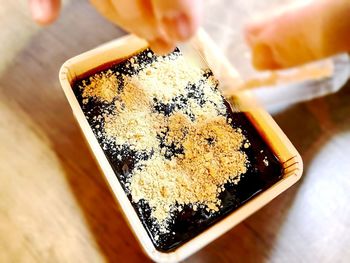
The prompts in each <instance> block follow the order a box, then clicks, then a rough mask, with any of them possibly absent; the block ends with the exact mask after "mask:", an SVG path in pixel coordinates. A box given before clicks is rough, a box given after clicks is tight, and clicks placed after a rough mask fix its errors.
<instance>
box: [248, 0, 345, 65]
mask: <svg viewBox="0 0 350 263" xmlns="http://www.w3.org/2000/svg"><path fill="white" fill-rule="evenodd" d="M245 36H246V40H247V42H248V44H249V45H250V47H251V49H252V53H253V64H254V66H255V67H256V68H258V69H279V68H288V67H292V66H296V65H300V64H303V63H306V62H310V61H313V60H317V59H321V58H325V57H328V56H331V55H334V54H336V53H340V52H345V51H349V50H350V0H314V1H311V2H310V1H309V3H307V4H304V5H301V6H298V7H294V8H291V9H286V10H285V11H284V12H280V13H279V14H275V15H272V16H269V17H266V18H265V19H264V18H263V19H260V20H258V21H255V22H252V23H251V24H249V25H248V26H247V27H246V29H245Z"/></svg>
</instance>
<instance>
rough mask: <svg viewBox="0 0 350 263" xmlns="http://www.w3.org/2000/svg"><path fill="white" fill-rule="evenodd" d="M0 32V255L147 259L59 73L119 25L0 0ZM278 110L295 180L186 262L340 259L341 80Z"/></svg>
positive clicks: (345, 230) (84, 10)
mask: <svg viewBox="0 0 350 263" xmlns="http://www.w3.org/2000/svg"><path fill="white" fill-rule="evenodd" d="M227 1H229V0H227ZM222 2H223V5H222V6H223V8H224V7H225V4H224V1H222ZM0 32H1V33H0V43H1V45H0V53H1V61H0V160H1V161H0V262H147V261H148V259H147V258H146V257H145V256H144V255H143V253H142V251H141V250H140V247H139V246H138V244H137V242H136V240H135V238H134V237H133V235H132V233H131V231H130V230H129V228H128V226H127V225H126V223H125V221H124V220H123V218H122V216H121V213H120V211H119V208H118V206H117V205H116V204H115V202H114V199H113V197H112V195H111V193H110V192H109V190H108V187H107V186H106V184H105V182H104V181H103V180H102V177H101V174H100V171H99V170H98V168H97V166H96V164H95V161H94V160H93V158H92V156H91V154H90V152H89V150H88V148H87V146H86V144H85V142H84V139H83V137H82V135H81V133H80V130H79V128H78V126H77V124H76V122H75V120H74V119H73V116H72V113H71V110H70V108H69V105H68V103H67V101H66V99H65V97H64V95H63V92H62V91H61V88H60V86H59V83H58V70H59V67H60V65H61V64H62V63H63V62H64V61H65V60H66V59H68V58H70V57H72V56H74V55H76V54H79V53H81V52H83V51H85V50H88V49H91V48H92V47H94V46H97V45H99V44H101V43H103V42H106V41H108V40H111V39H113V38H116V37H118V36H121V35H122V34H124V33H123V32H122V31H120V30H119V29H117V28H116V27H114V26H112V25H110V24H109V23H107V22H106V21H104V20H103V19H102V18H101V17H100V16H98V15H97V14H96V13H95V11H94V10H93V9H92V8H91V7H90V6H89V5H88V4H87V3H86V1H84V0H74V1H66V2H65V6H64V9H63V14H62V16H61V18H60V20H59V21H58V22H57V23H56V24H54V25H53V26H50V27H46V28H40V27H37V26H35V25H34V24H33V23H32V22H31V20H30V19H29V15H28V11H27V8H26V1H24V0H18V1H5V0H0ZM275 118H276V120H277V122H278V123H279V124H280V126H281V127H282V129H283V130H284V131H285V132H286V134H287V135H288V136H289V137H290V139H291V140H292V142H293V143H294V144H295V146H296V147H297V148H298V150H299V151H300V153H301V154H302V156H303V159H304V162H305V173H304V177H303V179H302V180H301V182H300V183H298V184H297V185H296V186H294V187H292V188H291V189H289V190H288V191H287V192H286V193H284V194H282V195H281V196H280V197H278V198H276V199H275V200H274V201H272V202H271V203H270V204H269V205H267V206H266V207H265V208H263V209H262V210H260V211H259V212H257V213H256V214H254V215H253V216H251V217H250V218H248V219H247V220H245V221H244V222H243V223H241V224H239V225H238V226H237V227H236V228H234V229H233V230H231V231H230V232H229V233H227V234H226V235H224V236H223V237H221V238H219V239H218V240H216V241H215V242H213V243H212V244H210V245H209V246H207V247H206V248H204V249H203V250H201V251H200V252H198V253H197V254H195V255H194V256H192V257H190V258H189V259H188V260H187V262H349V260H350V249H349V248H350V206H349V203H350V191H349V188H350V172H349V171H350V162H349V156H350V85H349V84H348V85H347V86H346V87H344V88H343V89H342V90H341V91H340V92H339V93H337V94H335V95H331V96H328V97H325V98H322V99H318V100H314V101H311V102H307V103H303V104H298V105H294V106H292V107H289V108H288V109H286V110H284V111H282V112H280V113H279V114H277V115H275Z"/></svg>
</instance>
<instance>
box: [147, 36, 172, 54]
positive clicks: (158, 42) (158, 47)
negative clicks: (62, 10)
mask: <svg viewBox="0 0 350 263" xmlns="http://www.w3.org/2000/svg"><path fill="white" fill-rule="evenodd" d="M149 45H150V48H151V49H152V51H153V52H154V53H156V54H158V55H166V54H169V53H170V52H172V51H174V49H175V46H174V45H173V44H171V43H168V42H166V41H165V40H163V39H161V38H159V39H155V40H152V41H149Z"/></svg>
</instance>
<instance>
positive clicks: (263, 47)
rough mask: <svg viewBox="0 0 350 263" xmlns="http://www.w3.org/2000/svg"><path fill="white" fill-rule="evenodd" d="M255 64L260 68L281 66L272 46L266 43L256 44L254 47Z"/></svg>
mask: <svg viewBox="0 0 350 263" xmlns="http://www.w3.org/2000/svg"><path fill="white" fill-rule="evenodd" d="M252 51H253V65H254V67H255V68H257V69H259V70H266V69H278V68H281V66H280V65H279V64H278V63H277V61H276V60H275V58H274V55H273V51H272V49H271V47H270V46H268V45H267V44H264V43H258V44H255V45H254V47H253V50H252Z"/></svg>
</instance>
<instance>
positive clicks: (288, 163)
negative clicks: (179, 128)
mask: <svg viewBox="0 0 350 263" xmlns="http://www.w3.org/2000/svg"><path fill="white" fill-rule="evenodd" d="M192 43H193V45H196V46H197V47H198V50H200V52H201V53H202V54H201V55H202V56H203V57H206V58H207V59H208V61H210V60H211V61H212V62H213V63H210V66H211V67H212V70H213V71H214V74H215V70H216V69H219V70H221V71H222V70H224V71H226V72H227V73H228V76H229V77H231V78H232V81H238V75H237V73H236V71H235V70H234V69H233V68H232V67H231V66H230V64H229V63H228V61H227V60H226V59H225V58H224V57H223V55H222V54H220V51H219V50H218V49H217V48H216V47H215V44H214V43H213V41H212V40H211V39H210V38H209V37H208V35H207V34H206V33H205V32H204V31H203V30H200V31H199V33H198V34H197V35H196V37H195V38H194V39H193V40H192ZM146 47H147V43H146V42H145V41H144V40H141V39H139V38H137V37H136V36H134V35H128V36H125V37H122V38H119V39H117V40H114V41H112V42H109V43H107V44H104V45H102V46H99V47H97V48H96V49H93V50H91V51H88V52H86V53H83V54H81V55H79V56H76V57H74V58H71V59H69V60H68V61H66V62H65V63H64V64H63V66H62V68H61V70H60V73H59V78H60V82H61V85H62V88H63V90H64V93H65V95H66V97H67V99H68V101H69V103H70V106H71V108H72V111H73V114H74V116H75V118H76V120H77V121H78V123H79V125H80V127H81V129H82V131H83V133H84V135H85V138H86V140H87V142H88V144H89V145H90V148H91V150H92V152H93V154H94V156H95V158H96V160H97V162H98V164H99V166H100V168H101V170H102V173H103V175H104V177H105V179H106V181H107V182H108V185H109V186H110V188H111V190H112V192H113V194H114V195H115V197H116V199H117V201H118V203H119V205H120V207H121V208H122V211H123V213H124V216H125V219H126V221H127V222H128V223H129V225H130V228H131V229H132V231H133V232H134V234H135V236H136V237H137V239H138V241H139V243H140V245H141V247H142V248H143V250H144V251H145V253H146V254H147V255H148V256H149V257H150V258H151V259H153V260H154V261H157V262H177V261H180V260H183V259H184V258H186V257H188V256H190V255H191V254H193V253H195V252H196V251H198V250H199V249H201V248H202V247H204V246H205V245H207V244H208V243H210V242H211V241H213V240H214V239H216V238H217V237H219V236H220V235H222V234H223V233H225V232H226V231H228V230H230V229H231V228H232V227H234V226H235V225H237V224H238V223H239V222H241V221H242V220H244V219H245V218H246V217H248V216H249V215H251V214H252V213H254V212H255V211H257V210H258V209H260V208H261V207H262V206H264V205H265V204H267V203H268V202H270V201H271V200H272V199H273V198H275V197H276V196H277V195H279V194H280V193H282V192H283V191H285V190H286V189H287V188H289V187H290V186H291V185H293V184H294V183H295V182H296V181H297V180H298V179H299V178H300V176H301V174H302V169H303V164H302V160H301V158H300V155H299V154H298V152H297V151H296V149H295V148H294V146H293V145H292V144H291V142H290V141H289V140H288V138H287V137H286V135H285V134H284V133H283V132H282V130H281V129H280V128H279V127H278V125H277V124H276V123H275V121H274V120H273V119H272V118H271V116H270V115H269V114H268V113H267V112H266V111H265V110H263V109H261V108H256V107H254V108H253V109H251V110H249V111H248V112H247V116H248V117H249V118H250V120H251V121H252V123H253V124H254V125H255V127H256V128H257V129H258V131H259V132H260V134H261V135H262V136H263V138H264V139H265V141H266V142H267V143H268V144H269V145H270V147H271V148H272V150H273V151H274V153H275V155H276V156H277V157H278V158H279V160H280V161H281V163H282V164H283V167H284V173H283V177H282V179H281V180H279V181H278V182H277V183H275V184H274V185H273V186H271V187H270V188H268V189H267V190H265V191H263V192H262V193H260V194H258V195H257V196H255V197H254V198H253V199H251V200H250V201H249V202H247V203H246V204H244V205H243V206H241V207H240V208H238V209H236V210H235V211H233V212H231V214H229V215H228V216H226V217H225V218H223V219H222V220H220V221H219V222H217V223H216V224H214V225H213V226H211V227H210V228H208V229H207V230H205V231H204V232H202V233H201V234H199V235H197V236H196V237H194V238H193V239H191V240H190V241H188V242H186V243H184V244H183V245H181V246H180V247H178V248H177V249H175V250H173V251H171V252H169V253H164V252H160V251H158V250H156V248H155V247H154V246H153V243H152V241H151V239H150V237H149V236H148V234H147V232H146V229H145V228H144V227H143V225H142V223H141V221H140V219H139V217H138V216H137V214H136V212H135V210H134V208H133V206H132V204H131V203H130V201H129V199H128V197H127V196H126V194H125V192H124V190H123V189H122V187H121V185H120V183H119V181H118V179H117V176H116V175H115V173H114V171H113V169H112V167H111V166H110V164H109V162H108V160H107V158H106V156H105V154H104V152H103V150H102V148H101V147H100V145H99V143H98V141H97V139H96V137H95V135H94V134H93V131H92V129H91V127H90V125H89V123H88V121H87V119H86V118H85V116H84V113H83V111H82V109H81V108H80V105H79V103H78V101H77V99H76V97H75V95H74V93H73V90H72V83H73V81H74V80H75V79H76V78H77V77H79V76H81V75H83V74H86V73H87V72H89V71H91V70H93V69H94V68H97V67H99V66H101V65H103V64H106V63H108V62H112V61H116V60H120V59H123V58H127V57H129V56H130V55H131V54H134V53H135V52H137V51H139V50H142V49H144V48H146ZM213 67H215V68H213ZM251 99H253V98H251V95H249V94H247V93H246V94H245V95H244V96H243V97H242V98H241V100H243V102H244V100H251Z"/></svg>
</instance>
